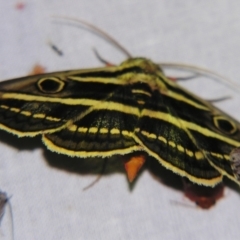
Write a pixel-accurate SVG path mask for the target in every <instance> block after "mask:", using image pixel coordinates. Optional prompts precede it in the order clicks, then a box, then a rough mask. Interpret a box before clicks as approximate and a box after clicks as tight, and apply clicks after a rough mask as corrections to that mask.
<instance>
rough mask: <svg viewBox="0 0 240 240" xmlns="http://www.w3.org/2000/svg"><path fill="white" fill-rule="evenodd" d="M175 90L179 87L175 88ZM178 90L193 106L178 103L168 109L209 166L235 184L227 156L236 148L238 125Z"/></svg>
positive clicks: (194, 97) (204, 102)
mask: <svg viewBox="0 0 240 240" xmlns="http://www.w3.org/2000/svg"><path fill="white" fill-rule="evenodd" d="M179 89H182V88H181V87H179ZM182 90H183V91H184V94H185V97H186V98H187V99H192V100H193V101H194V104H192V103H191V102H188V103H187V106H184V105H182V103H181V102H180V105H177V106H176V105H175V103H174V104H173V105H172V106H173V108H172V109H174V111H177V115H178V117H179V118H180V120H181V122H182V125H183V127H185V129H187V132H188V135H189V137H191V139H192V141H193V142H194V144H195V145H196V146H197V148H198V149H199V150H200V151H201V152H202V154H203V156H204V157H205V159H206V160H208V162H209V163H210V164H211V166H213V167H214V168H215V169H216V170H217V171H218V172H219V173H221V174H222V175H225V176H227V177H229V178H230V179H231V180H233V181H235V182H237V179H236V178H235V177H234V175H233V171H232V169H231V165H230V161H229V155H230V152H231V151H232V149H234V148H236V147H238V146H239V145H240V124H239V123H238V122H237V121H236V120H234V119H233V118H232V117H230V116H229V115H227V114H225V113H224V112H222V111H221V110H219V109H218V108H216V107H215V106H213V105H212V104H211V103H210V102H207V101H205V100H203V99H201V98H199V97H197V96H195V95H193V94H191V93H189V92H188V91H187V90H185V89H182ZM195 103H198V104H200V105H196V104H195ZM181 105H182V106H184V107H181ZM201 105H202V106H203V108H202V107H201ZM204 107H206V109H204Z"/></svg>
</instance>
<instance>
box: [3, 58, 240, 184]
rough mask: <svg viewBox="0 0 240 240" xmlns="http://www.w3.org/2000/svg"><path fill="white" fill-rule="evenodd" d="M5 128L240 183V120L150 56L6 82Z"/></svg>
mask: <svg viewBox="0 0 240 240" xmlns="http://www.w3.org/2000/svg"><path fill="white" fill-rule="evenodd" d="M0 128H1V129H3V130H6V131H8V132H10V133H13V134H16V135H18V136H19V137H24V136H29V137H33V136H36V135H39V134H41V135H42V139H43V142H44V143H45V144H46V146H47V148H49V149H50V150H52V151H55V152H58V153H62V154H66V155H69V156H77V157H82V158H86V157H95V156H100V157H109V156H112V155H114V154H122V155H124V154H127V153H131V152H133V151H144V152H147V153H148V154H149V155H150V156H152V157H154V158H155V159H156V160H157V161H159V162H160V163H161V164H162V165H163V166H164V167H166V168H167V169H170V170H172V171H173V172H175V173H176V174H179V175H181V176H184V177H187V178H188V179H189V180H190V181H192V182H194V183H198V184H202V185H205V186H214V185H216V184H217V183H219V182H220V181H221V180H222V177H223V175H226V176H227V177H229V178H230V179H232V180H233V181H236V182H238V181H237V179H236V178H235V177H234V174H233V171H232V169H231V165H230V161H229V154H230V152H231V151H232V150H233V149H234V148H236V147H238V146H240V131H239V130H240V124H239V123H238V122H237V121H235V120H234V119H232V118H231V117H229V116H227V115H226V114H224V113H223V112H221V111H220V110H218V109H217V108H215V107H214V106H212V105H211V104H210V103H209V102H207V101H204V100H202V99H200V98H198V97H196V96H194V95H193V94H191V93H189V92H188V91H186V90H184V89H183V88H181V87H180V86H178V85H177V84H176V83H175V82H173V81H171V80H169V79H168V78H167V77H166V76H165V75H164V74H163V72H162V70H161V69H160V67H159V66H158V65H156V64H154V63H152V62H151V61H149V60H147V59H144V58H134V59H129V60H127V61H125V62H123V63H122V64H121V65H119V66H113V67H107V68H97V69H89V70H76V71H65V72H56V73H50V74H42V75H38V76H30V77H24V78H19V79H15V80H10V81H5V82H2V83H0Z"/></svg>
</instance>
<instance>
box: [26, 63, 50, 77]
mask: <svg viewBox="0 0 240 240" xmlns="http://www.w3.org/2000/svg"><path fill="white" fill-rule="evenodd" d="M45 72H46V69H45V67H43V66H42V65H40V64H36V65H34V66H33V68H32V70H31V71H30V73H29V75H37V74H42V73H45Z"/></svg>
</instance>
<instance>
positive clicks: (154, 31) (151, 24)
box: [0, 0, 240, 240]
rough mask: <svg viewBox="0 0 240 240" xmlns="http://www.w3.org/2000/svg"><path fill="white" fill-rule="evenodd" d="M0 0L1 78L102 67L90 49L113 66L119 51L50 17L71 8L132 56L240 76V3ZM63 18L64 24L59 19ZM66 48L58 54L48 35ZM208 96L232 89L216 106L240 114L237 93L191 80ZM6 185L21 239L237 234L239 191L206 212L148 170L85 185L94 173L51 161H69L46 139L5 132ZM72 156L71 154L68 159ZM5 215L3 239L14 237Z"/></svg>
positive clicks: (1, 172)
mask: <svg viewBox="0 0 240 240" xmlns="http://www.w3.org/2000/svg"><path fill="white" fill-rule="evenodd" d="M19 2H20V1H14V0H8V1H4V0H1V1H0V56H1V58H0V79H1V80H5V79H8V78H14V77H20V76H24V75H26V74H28V73H29V71H30V70H31V68H32V67H33V65H34V64H36V63H39V64H41V65H43V66H45V67H46V69H47V71H49V72H51V71H56V70H66V69H74V68H75V69H76V68H87V67H98V66H101V63H99V61H98V60H97V59H96V57H95V56H94V54H93V52H92V47H96V48H97V49H98V51H99V52H100V54H101V55H102V56H103V57H104V58H105V59H108V60H109V61H110V62H113V63H116V64H118V63H120V62H121V61H122V60H124V59H125V56H124V55H122V53H119V51H118V50H116V49H115V48H113V47H112V46H110V45H109V44H108V43H107V42H106V41H104V40H102V39H100V38H98V37H97V36H95V35H94V34H92V33H89V32H87V31H85V30H83V29H81V28H75V27H72V26H69V25H67V24H59V22H58V24H57V23H56V22H54V21H53V19H52V18H51V16H53V15H65V16H69V17H76V18H81V19H84V20H86V21H89V22H91V23H93V24H95V25H97V26H98V27H100V28H101V29H104V30H105V31H106V32H108V33H109V34H111V35H112V36H113V37H114V38H116V39H117V40H118V41H119V42H120V43H121V44H123V45H124V46H125V47H126V48H127V49H129V51H130V52H131V53H132V55H134V56H144V57H148V58H150V59H152V60H154V61H155V62H164V61H167V62H183V63H189V64H194V65H199V66H203V67H207V68H209V69H211V70H213V71H216V72H218V73H220V74H222V75H224V76H227V77H228V78H230V79H232V80H233V81H235V82H236V83H237V82H238V81H239V79H240V68H239V66H240V58H239V56H240V5H239V1H237V0H232V1H229V0H212V1H207V0H205V1H204V0H203V1H190V0H184V1H179V0H173V1H167V0H161V1H160V0H152V1H144V0H131V1H128V0H121V1H96V0H91V1H84V0H61V1H58V0H51V1H50V0H45V1H44V0H41V1H40V0H32V1H31V0H25V1H24V3H25V4H26V6H25V8H24V9H22V10H18V9H16V4H17V3H19ZM62 22H64V21H62ZM49 40H51V41H52V42H54V43H55V44H56V45H57V46H58V47H59V48H60V49H61V50H62V51H63V52H64V55H63V56H62V57H59V56H58V55H57V54H56V53H54V52H53V51H52V50H51V49H50V47H49V46H48V45H47V42H48V41H49ZM187 84H188V86H190V87H191V90H192V91H195V92H198V93H199V94H200V95H202V96H204V97H207V98H217V97H221V96H225V95H231V96H232V98H231V99H230V100H228V101H225V102H221V103H219V104H218V106H219V107H221V108H222V109H223V110H224V111H226V112H228V113H229V114H230V115H233V116H234V117H236V118H237V119H238V120H240V113H239V101H240V98H239V97H238V94H236V93H234V92H233V91H231V90H230V89H229V88H226V87H225V86H223V85H221V84H217V83H216V82H214V81H212V80H208V81H207V85H204V87H203V86H202V83H201V81H192V82H188V83H187ZM0 134H1V135H0V140H1V144H0V153H1V157H0V188H1V189H2V190H3V191H7V193H8V194H9V195H12V198H11V204H12V208H13V214H14V224H15V229H14V231H15V239H16V240H18V239H24V240H42V239H50V240H53V239H58V240H60V239H64V240H65V239H74V240H75V239H84V240H88V239H103V240H110V239H111V240H112V239H119V240H120V239H128V240H135V239H138V240H140V239H151V240H154V239H164V240H168V239H169V240H170V239H171V240H172V239H178V240H179V239H182V240H184V239H195V240H201V239H218V240H221V239H239V233H240V228H239V226H240V211H239V206H240V196H239V191H238V190H234V189H232V188H229V187H227V188H226V192H225V197H224V198H223V199H222V200H220V201H219V202H218V203H217V205H216V206H215V207H213V208H212V209H210V210H208V211H204V210H201V209H198V208H191V207H185V206H182V205H178V204H172V203H171V201H172V200H174V201H179V202H183V203H184V204H188V205H193V204H192V203H191V202H189V201H188V200H186V199H183V194H182V192H181V191H177V190H175V189H174V188H171V187H167V186H165V185H164V184H161V183H160V182H159V181H157V180H156V179H155V178H153V176H152V175H151V174H150V173H149V171H147V170H145V171H144V172H143V173H142V174H141V175H140V177H139V178H138V180H137V182H136V184H135V186H134V188H133V190H132V191H130V190H129V186H128V183H127V181H126V177H125V175H124V174H123V173H113V174H109V175H104V176H103V177H102V179H101V180H100V182H98V183H97V184H96V185H95V186H94V187H92V188H90V189H89V190H88V191H82V189H83V188H84V187H85V186H86V185H88V184H89V183H91V182H92V181H93V180H94V179H95V178H96V174H90V175H89V174H83V173H82V172H81V171H78V170H75V171H73V172H71V171H66V170H64V168H61V166H60V167H56V166H50V164H49V161H48V160H47V159H49V158H50V159H51V158H55V159H56V161H57V159H58V158H61V159H63V161H70V160H69V158H67V157H65V158H63V157H60V155H57V154H51V153H47V152H48V151H46V150H45V147H44V146H43V145H42V144H41V140H40V139H39V138H38V139H36V140H32V139H30V140H29V139H27V140H25V139H17V138H15V137H13V136H11V135H9V134H5V133H3V132H1V133H0ZM70 162H71V161H70ZM9 226H10V223H9V213H8V212H7V213H6V215H5V216H4V219H3V221H2V224H1V230H0V238H2V239H10V233H9V231H10V228H9Z"/></svg>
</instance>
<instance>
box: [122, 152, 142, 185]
mask: <svg viewBox="0 0 240 240" xmlns="http://www.w3.org/2000/svg"><path fill="white" fill-rule="evenodd" d="M145 161H146V157H145V155H143V154H142V155H134V156H131V157H130V158H128V159H127V160H126V161H125V163H124V167H125V170H126V172H127V177H128V180H129V182H132V181H133V180H134V179H135V178H136V176H137V174H138V172H139V170H140V169H141V167H142V166H143V164H144V163H145Z"/></svg>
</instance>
